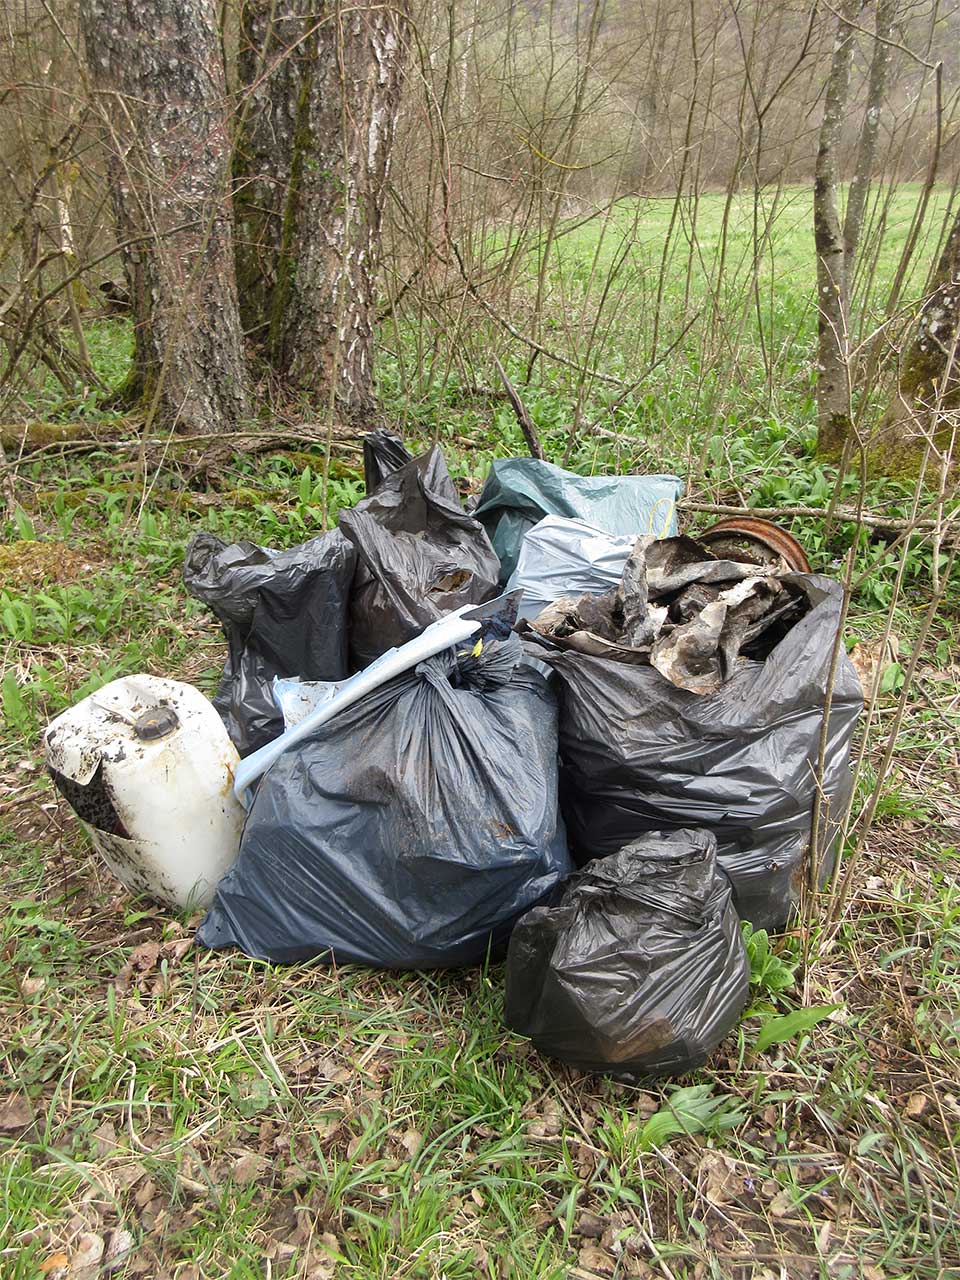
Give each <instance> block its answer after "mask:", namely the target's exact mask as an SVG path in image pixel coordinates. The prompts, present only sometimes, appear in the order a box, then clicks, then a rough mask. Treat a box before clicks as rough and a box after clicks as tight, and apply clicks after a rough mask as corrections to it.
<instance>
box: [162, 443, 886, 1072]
mask: <svg viewBox="0 0 960 1280" xmlns="http://www.w3.org/2000/svg"><path fill="white" fill-rule="evenodd" d="M364 468H365V476H366V482H367V496H366V497H365V498H364V499H363V500H362V501H360V502H359V503H358V504H357V505H356V506H355V507H354V508H352V509H350V510H344V511H342V512H341V514H340V519H339V527H338V528H337V529H334V530H331V531H330V532H329V533H326V534H323V535H322V536H321V537H318V538H315V539H312V540H311V541H309V542H306V543H304V544H303V545H302V546H298V547H292V548H290V549H289V550H286V551H282V552H278V551H274V550H271V549H269V548H264V547H259V546H257V545H255V544H254V543H250V542H240V543H236V544H233V545H228V544H225V543H224V542H222V541H221V540H219V539H217V538H215V537H213V536H212V535H211V534H199V535H197V537H195V538H194V539H193V540H192V542H191V543H190V545H189V547H188V549H187V554H186V559H185V564H184V571H183V572H184V581H185V583H186V586H187V588H188V590H189V591H190V592H191V594H193V595H194V596H195V597H196V598H197V599H199V600H201V601H202V602H204V603H205V604H206V605H207V606H209V608H210V609H211V610H212V611H213V612H214V614H215V615H216V616H217V618H218V619H219V620H220V622H221V624H222V626H223V630H224V636H225V640H226V643H227V649H228V655H227V661H226V666H225V668H224V672H223V677H222V680H221V683H220V687H219V689H218V691H217V694H216V696H215V698H214V705H215V706H216V708H217V710H218V711H219V713H220V715H221V717H222V720H223V723H224V725H225V726H226V729H227V731H228V732H229V735H230V738H231V739H232V741H233V743H234V744H235V746H236V748H237V750H238V752H239V755H240V756H241V757H244V759H243V760H241V761H240V763H239V764H238V765H237V766H236V785H235V790H236V794H237V796H238V797H240V798H241V799H242V800H243V801H244V803H245V804H247V805H248V812H247V813H246V815H245V819H244V821H243V829H242V835H241V838H240V847H239V853H238V855H237V856H236V859H235V860H234V861H233V863H232V866H231V867H230V869H229V870H228V871H227V872H226V874H225V875H224V876H223V878H222V879H220V881H219V883H218V884H217V887H216V890H215V892H214V893H213V895H212V901H211V902H210V905H209V910H208V912H207V915H206V918H205V919H204V921H203V923H202V925H201V927H200V930H199V935H198V936H199V940H200V941H201V942H202V943H203V944H205V945H206V946H209V947H212V948H224V947H239V948H241V949H242V950H243V951H245V952H246V953H247V954H248V955H250V956H254V957H257V958H259V959H264V960H269V961H273V962H276V963H291V962H295V961H303V960H314V961H317V962H320V963H328V962H333V963H349V962H352V963H360V964H365V965H373V966H377V967H383V968H389V969H410V968H450V967H456V966H463V965H477V964H480V963H483V962H484V961H485V960H486V959H488V958H494V959H496V958H498V957H502V956H503V955H504V954H506V957H507V959H506V1012H505V1016H506V1021H507V1024H508V1025H509V1026H510V1027H512V1028H513V1029H514V1030H516V1031H518V1032H520V1033H521V1034H523V1035H526V1036H529V1037H530V1038H531V1039H532V1040H533V1042H534V1044H535V1045H537V1046H538V1047H539V1048H540V1049H541V1050H542V1051H543V1052H544V1053H546V1054H549V1055H551V1056H554V1057H557V1058H559V1059H562V1060H564V1061H566V1062H569V1063H571V1064H572V1065H574V1066H577V1067H580V1068H581V1069H583V1070H588V1071H605V1072H610V1073H612V1074H615V1075H619V1076H622V1077H623V1078H625V1079H639V1078H643V1077H649V1076H655V1075H661V1074H667V1073H679V1072H684V1071H688V1070H690V1069H691V1068H693V1067H695V1066H697V1065H699V1064H700V1063H702V1062H703V1061H704V1060H705V1058H706V1057H707V1055H708V1054H709V1053H710V1052H712V1051H713V1049H714V1048H715V1047H716V1046H717V1045H718V1044H719V1043H720V1041H721V1040H722V1039H723V1038H724V1037H725V1036H726V1035H727V1034H729V1032H730V1031H731V1030H732V1029H733V1027H734V1026H735V1025H736V1022H737V1019H738V1018H739V1016H740V1015H741V1013H742V1011H743V1008H744V1006H745V1003H746V999H747V988H748V976H749V971H748V964H747V957H746V953H745V949H744V944H743V941H742V938H741V931H740V921H741V920H748V921H750V922H751V923H752V924H753V925H755V926H757V927H766V928H771V927H778V926H780V925H783V924H784V923H785V922H786V921H787V919H788V918H789V916H790V913H791V911H792V910H793V907H794V905H795V902H796V898H797V892H798V887H799V878H800V875H801V872H802V870H803V866H804V860H805V855H806V849H807V845H808V843H809V839H810V827H811V818H812V812H813V804H814V799H815V797H816V796H817V795H818V794H819V795H820V797H821V802H822V806H823V817H824V822H825V824H826V825H825V829H826V831H827V833H828V837H830V836H832V834H833V828H834V827H835V826H836V823H837V821H838V819H839V818H840V817H841V816H842V813H843V808H844V805H845V803H846V801H847V799H848V797H849V792H850V785H851V781H850V769H849V759H848V758H849V750H850V741H851V735H852V732H853V729H854V725H855V722H856V719H857V715H858V713H859V710H860V702H861V695H860V688H859V682H858V681H857V678H856V675H855V673H854V672H853V669H852V667H851V666H850V664H849V663H848V662H847V661H846V659H845V658H841V661H840V664H839V669H838V671H837V672H836V673H835V678H834V680H833V684H832V698H831V699H830V711H829V719H828V725H827V732H826V736H825V742H826V750H825V753H824V760H823V765H824V767H823V770H822V775H821V771H820V768H819V766H820V751H821V739H822V737H823V734H822V727H823V720H824V714H825V706H826V703H827V700H828V688H829V687H830V676H831V665H832V654H833V649H834V640H835V638H836V634H837V628H838V626H839V623H840V604H841V592H840V589H839V587H838V586H837V585H836V584H835V583H833V582H831V581H830V580H829V579H827V578H823V577H818V576H816V575H809V574H799V573H791V572H787V571H785V569H784V568H783V567H782V566H777V565H768V564H758V563H754V562H753V561H752V560H748V559H747V558H746V557H745V558H744V559H743V560H735V559H725V558H720V557H718V556H716V555H714V554H713V553H712V552H711V551H710V550H709V549H708V548H707V547H706V546H704V545H701V544H699V543H697V542H696V541H695V540H694V539H692V538H689V537H686V536H682V535H678V533H677V524H676V503H677V499H678V498H679V496H680V493H681V491H682V485H681V482H680V481H679V480H678V479H677V478H676V477H675V476H666V475H664V476H604V477H583V476H575V475H572V474H570V473H568V472H565V471H563V470H562V469H561V468H559V467H555V466H552V465H551V464H549V463H544V462H540V461H537V460H535V459H502V460H499V461H497V462H495V463H494V464H493V467H492V469H491V472H490V475H489V476H488V478H487V481H486V484H485V485H484V487H483V491H482V492H481V494H480V496H479V500H478V501H477V503H476V506H475V508H474V510H473V511H472V512H471V511H469V510H467V509H465V508H464V505H463V503H462V502H461V499H460V497H459V494H458V492H457V488H456V485H455V484H454V482H453V480H452V478H451V476H450V473H449V471H448V469H447V466H446V463H445V461H444V458H443V455H442V453H441V451H440V450H439V448H434V449H432V450H430V451H429V452H427V453H425V454H423V455H422V456H420V457H411V456H410V455H409V453H408V452H407V450H406V447H405V446H404V444H403V442H402V441H401V440H400V439H399V438H398V437H396V436H392V435H390V434H388V433H386V432H377V433H374V434H373V435H371V436H370V437H368V439H367V440H366V442H365V446H364ZM504 585H506V586H507V588H508V591H507V593H506V594H504V595H502V596H501V595H500V594H499V593H500V592H501V591H502V590H503V588H504ZM478 606H479V607H478ZM518 610H519V619H518ZM474 619H476V621H473V620H474ZM441 620H443V621H442V622H441ZM449 620H453V623H454V625H455V626H456V627H457V628H460V629H459V630H457V632H456V634H457V635H467V637H468V638H467V639H465V640H460V641H458V642H457V643H456V644H452V645H451V644H450V640H449V635H451V634H452V632H451V633H448V632H447V631H446V630H443V628H446V627H447V625H448V621H449ZM438 627H440V628H441V630H440V631H438V630H437V628H438ZM437 635H442V636H443V637H444V638H443V639H442V640H437V641H436V642H434V643H433V644H432V647H430V646H427V647H426V648H425V647H424V644H423V642H424V641H426V640H427V639H429V638H430V637H431V636H437ZM411 642H413V643H411ZM442 645H447V646H448V647H446V648H442V647H441V646H442ZM413 646H418V647H416V648H414V647H413ZM405 654H411V655H413V654H415V655H416V656H411V657H410V658H404V655H405ZM424 654H426V655H427V656H424ZM358 672H362V673H363V674H362V676H360V675H357V674H354V673H358ZM358 681H359V682H361V683H359V684H358ZM344 691H350V696H349V698H346V700H344V698H345V693H344ZM337 698H339V699H340V702H338V703H337V710H336V713H335V714H334V713H333V712H332V711H329V708H331V707H333V706H334V703H335V700H336V699H337ZM324 705H326V707H327V708H328V710H327V712H326V713H325V715H326V720H325V723H322V724H321V719H322V718H323V717H321V718H320V719H318V718H316V713H315V708H316V707H318V706H324ZM311 716H313V718H312V719H311ZM288 739H289V742H288ZM261 759H262V760H263V761H264V763H263V764H262V765H260V764H258V762H259V761H260V760H261ZM245 770H246V771H247V772H246V774H244V771H245ZM241 775H244V776H245V777H246V779H247V781H246V782H244V785H243V786H241ZM251 778H253V779H254V781H253V782H252V783H250V779H251ZM248 783H249V784H250V785H249V787H248ZM831 824H833V827H831ZM827 844H828V848H829V839H828V842H827ZM824 862H825V863H827V864H828V863H829V857H827V858H826V859H824ZM578 868H579V869H578ZM827 869H829V868H828V867H826V868H825V870H827Z"/></svg>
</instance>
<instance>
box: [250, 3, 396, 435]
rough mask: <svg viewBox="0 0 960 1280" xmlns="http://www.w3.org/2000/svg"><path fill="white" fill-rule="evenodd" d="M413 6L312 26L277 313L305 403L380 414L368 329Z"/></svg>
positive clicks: (280, 362) (287, 371)
mask: <svg viewBox="0 0 960 1280" xmlns="http://www.w3.org/2000/svg"><path fill="white" fill-rule="evenodd" d="M408 13H409V9H408V3H407V0H399V3H395V4H393V5H391V6H390V7H387V6H383V7H377V6H371V7H370V8H356V9H343V10H341V8H340V6H339V4H335V3H329V4H324V5H322V6H320V7H319V10H316V9H315V11H314V12H313V13H312V14H311V15H310V17H309V18H308V20H307V34H306V38H305V40H304V46H303V47H304V54H303V59H302V77H301V81H300V91H299V97H298V119H297V122H296V126H295V132H294V146H293V151H292V155H291V167H290V180H289V184H288V189H287V203H286V208H285V210H284V221H283V226H284V230H283V237H282V244H281V248H280V253H279V258H278V265H277V284H276V288H275V289H274V291H273V300H272V308H271V329H270V351H271V355H272V361H273V363H274V365H275V367H276V368H277V369H278V370H279V372H280V373H281V374H282V376H283V377H284V378H285V379H286V381H287V383H288V385H289V387H290V388H291V390H292V391H293V392H295V393H296V394H298V395H299V396H300V397H301V399H303V400H304V401H306V402H308V403H312V404H317V403H326V401H327V398H328V397H329V395H330V394H331V392H332V393H333V395H334V396H335V398H336V401H337V403H338V405H339V408H340V411H341V412H348V413H363V412H366V411H369V410H370V409H371V408H372V406H373V403H374V389H373V319H374V309H375V288H376V277H377V269H378V266H379V259H380V226H381V220H382V213H383V203H384V199H385V197H386V189H387V177H388V173H389V165H390V152H391V148H392V144H393V137H394V130H395V124H396V116H397V109H398V106H399V101H400V88H401V79H402V74H403V66H404V61H405V56H406V46H407V34H408V21H407V19H408Z"/></svg>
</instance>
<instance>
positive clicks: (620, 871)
mask: <svg viewBox="0 0 960 1280" xmlns="http://www.w3.org/2000/svg"><path fill="white" fill-rule="evenodd" d="M716 854H717V842H716V840H715V839H714V837H713V836H712V835H711V834H710V832H709V831H674V832H671V833H669V834H665V833H659V832H657V833H653V834H651V835H648V836H645V837H644V838H643V839H641V840H637V841H635V842H634V843H633V844H630V845H627V847H626V848H624V849H621V850H620V851H619V853H615V854H611V856H610V857H609V858H603V859H598V860H597V861H596V862H591V863H589V865H588V866H586V867H585V868H584V869H583V871H581V872H580V873H579V874H578V875H576V876H574V877H573V878H572V879H571V880H569V881H568V882H567V884H566V885H565V886H563V888H562V890H559V891H558V892H557V894H555V895H554V896H555V898H557V899H558V901H557V903H556V905H554V906H540V907H535V908H534V909H533V910H532V911H528V912H527V914H526V915H525V916H524V917H523V919H522V920H520V921H519V922H518V923H517V926H516V928H515V929H514V931H513V935H512V937H511V939H510V949H509V951H508V953H507V992H506V1001H505V1006H504V1020H505V1022H506V1024H507V1026H508V1027H510V1028H511V1030H513V1031H518V1032H519V1033H520V1034H521V1035H524V1036H529V1037H530V1038H531V1040H532V1041H533V1043H534V1044H535V1045H536V1047H537V1049H539V1050H540V1052H541V1053H544V1054H548V1055H549V1056H551V1057H554V1058H561V1059H562V1060H563V1061H564V1062H569V1063H571V1064H573V1065H574V1066H576V1067H579V1068H580V1069H581V1070H583V1071H596V1072H604V1073H607V1074H609V1075H615V1076H618V1077H621V1078H626V1079H636V1078H641V1077H642V1078H649V1077H651V1076H661V1075H678V1074H682V1073H683V1072H686V1071H691V1070H693V1069H694V1068H695V1067H699V1066H702V1065H703V1063H704V1062H705V1061H706V1060H707V1057H708V1056H709V1054H710V1053H711V1052H712V1051H713V1050H714V1049H715V1048H716V1047H717V1045H718V1044H719V1043H720V1041H721V1040H723V1039H724V1037H725V1036H727V1035H729V1033H730V1032H731V1031H732V1030H733V1028H734V1026H735V1025H736V1022H737V1019H738V1018H739V1016H740V1014H741V1013H742V1012H743V1008H744V1006H745V1004H746V1002H747V994H748V990H749V985H750V964H749V961H748V959H747V954H746V950H745V948H744V945H743V939H742V937H741V934H740V921H739V919H738V918H737V913H736V911H735V910H734V908H733V904H732V902H731V896H730V885H729V882H728V881H727V878H726V876H724V874H723V872H722V871H720V870H719V869H718V867H717V857H716Z"/></svg>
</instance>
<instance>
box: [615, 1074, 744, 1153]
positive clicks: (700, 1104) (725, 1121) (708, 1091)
mask: <svg viewBox="0 0 960 1280" xmlns="http://www.w3.org/2000/svg"><path fill="white" fill-rule="evenodd" d="M745 1114H746V1109H745V1108H744V1107H742V1106H740V1105H739V1104H738V1103H737V1102H735V1101H734V1100H733V1099H732V1098H730V1097H726V1096H724V1095H720V1096H715V1095H714V1092H713V1087H712V1085H709V1084H694V1085H690V1086H688V1087H687V1088H685V1089H674V1091H673V1092H672V1093H671V1094H670V1096H669V1097H668V1098H667V1099H666V1101H665V1103H664V1105H663V1106H662V1107H661V1108H660V1110H659V1111H655V1112H654V1113H653V1115H652V1116H650V1118H649V1119H648V1120H647V1121H646V1122H645V1123H644V1125H643V1127H642V1128H641V1130H640V1135H639V1146H640V1149H641V1150H642V1151H650V1150H651V1149H652V1148H653V1147H662V1146H663V1144H664V1143H665V1142H669V1140H670V1139H671V1138H675V1137H677V1136H678V1135H680V1134H688V1135H689V1134H695V1133H710V1134H716V1133H722V1132H723V1131H724V1130H726V1129H733V1128H735V1127H736V1125H738V1124H739V1123H740V1121H741V1120H742V1119H743V1117H744V1115H745Z"/></svg>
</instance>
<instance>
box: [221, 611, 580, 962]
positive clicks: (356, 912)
mask: <svg viewBox="0 0 960 1280" xmlns="http://www.w3.org/2000/svg"><path fill="white" fill-rule="evenodd" d="M470 645H471V642H469V641H468V642H465V643H464V644H463V645H462V646H457V647H456V648H454V649H448V650H446V651H445V652H443V653H441V654H438V655H437V656H436V657H433V658H429V659H427V660H426V661H424V662H421V663H420V665H419V666H418V667H416V668H415V670H413V671H409V672H406V673H405V674H404V675H402V676H398V677H396V678H395V679H394V680H391V681H390V682H389V683H388V684H385V685H383V686H382V687H381V688H379V689H375V690H374V691H373V692H371V693H370V694H368V695H367V696H366V697H365V698H363V699H361V701H359V702H357V703H356V704H354V706H352V707H350V708H349V709H348V710H346V711H344V712H343V714H342V715H340V716H339V717H337V718H336V719H334V720H332V721H330V722H329V723H328V724H327V725H325V726H324V727H323V728H322V729H320V730H318V731H317V735H316V736H315V737H313V738H310V739H308V740H306V741H304V742H303V743H300V744H298V745H297V746H296V747H293V748H291V749H290V750H289V751H287V752H285V753H284V754H283V755H282V756H280V758H279V759H278V760H277V762H276V764H274V765H273V767H272V768H271V769H270V770H269V772H268V773H267V774H266V776H265V777H264V778H263V780H262V782H261V784H260V787H259V789H258V791H257V794H256V798H255V800H254V802H253V806H252V808H251V810H250V814H249V816H248V818H247V822H246V826H245V827H244V832H243V839H242V842H241V846H240V854H239V857H238V858H237V861H236V862H235V863H234V865H233V867H232V868H231V870H230V871H229V872H228V873H227V875H226V876H225V877H224V878H223V880H221V882H220V884H219V886H218V887H217V892H216V896H215V898H214V901H213V905H212V906H211V908H210V912H209V914H208V915H207V917H206V919H205V920H204V922H203V925H202V926H201V929H200V932H199V935H198V936H199V939H200V941H201V942H202V943H204V944H205V945H206V946H208V947H227V946H238V947H241V948H242V949H243V950H244V951H245V952H246V953H247V954H248V955H251V956H257V957H261V958H263V959H267V960H272V961H275V962H277V963H291V962H294V961H297V960H305V959H309V958H317V959H322V960H329V959H331V958H333V959H335V960H336V961H337V962H339V963H344V962H347V961H354V962H357V963H360V964H368V965H375V966H382V967H384V968H391V969H419V968H448V967H453V966H459V965H470V964H478V963H480V962H482V960H483V959H484V957H485V956H486V954H487V949H488V947H490V948H491V949H492V950H494V951H496V950H497V948H498V947H502V945H503V944H504V943H505V942H506V940H507V937H508V936H509V933H510V930H511V928H512V926H513V923H514V921H515V919H516V918H517V917H518V916H519V915H521V914H522V913H523V912H524V911H526V910H527V909H528V908H529V907H531V906H533V905H534V904H535V903H537V902H539V901H540V900H541V899H542V898H543V897H544V896H545V895H546V894H547V893H549V892H550V890H551V889H553V887H554V886H555V885H556V884H557V883H558V882H559V881H561V880H562V879H563V878H564V877H565V876H566V875H568V874H569V872H570V871H572V869H573V864H572V863H571V861H570V858H569V854H568V853H567V846H566V838H565V834H564V829H563V823H562V821H561V819H560V818H559V817H558V812H557V760H556V751H557V713H556V704H555V702H554V698H553V695H552V693H551V692H550V690H549V688H548V685H547V682H546V680H544V678H543V677H542V676H541V675H539V674H538V673H537V672H536V671H534V670H533V668H532V667H530V666H529V665H528V664H526V663H525V662H524V661H523V651H522V646H521V644H520V641H519V639H518V638H517V637H516V636H515V635H508V636H507V638H506V639H505V640H503V641H498V640H488V641H486V642H485V644H484V647H483V649H482V651H481V652H480V653H479V654H476V653H474V650H473V648H471V647H470Z"/></svg>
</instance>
